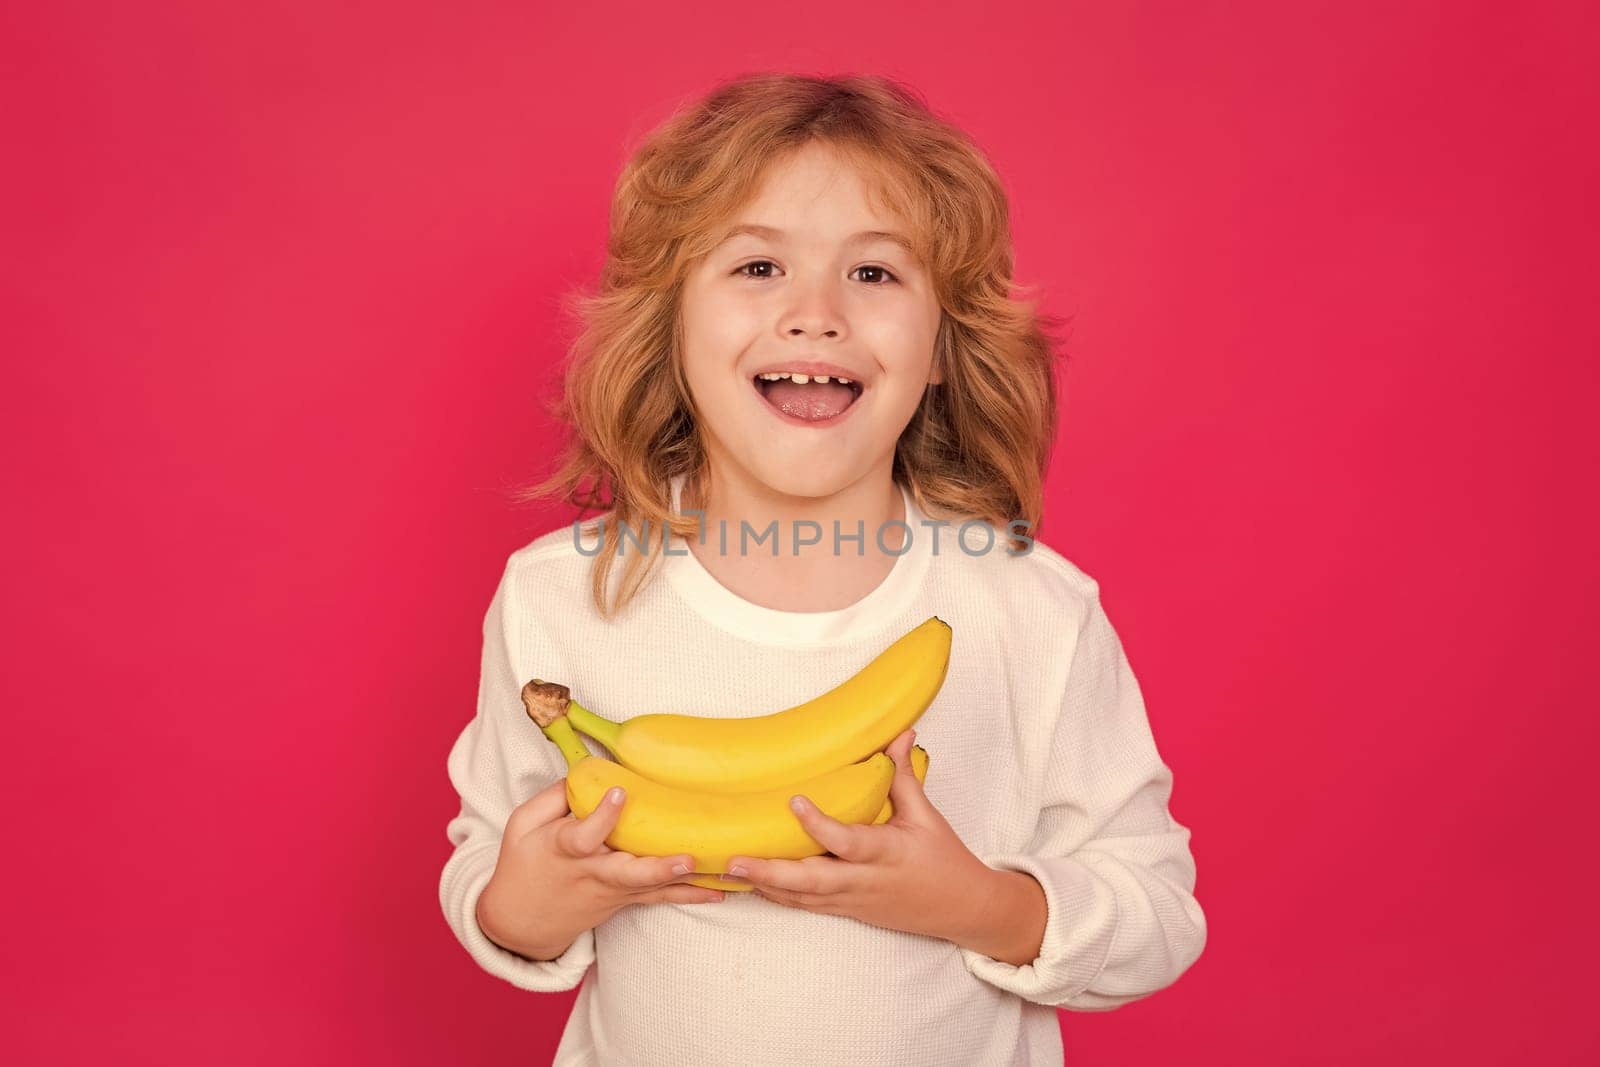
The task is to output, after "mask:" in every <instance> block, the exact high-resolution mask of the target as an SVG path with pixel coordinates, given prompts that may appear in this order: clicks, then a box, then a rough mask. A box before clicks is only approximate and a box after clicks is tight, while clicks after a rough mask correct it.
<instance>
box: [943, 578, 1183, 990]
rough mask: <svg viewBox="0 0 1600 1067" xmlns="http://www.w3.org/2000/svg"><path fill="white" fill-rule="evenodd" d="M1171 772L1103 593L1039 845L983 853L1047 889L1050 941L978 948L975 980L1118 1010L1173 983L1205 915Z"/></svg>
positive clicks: (1089, 622)
mask: <svg viewBox="0 0 1600 1067" xmlns="http://www.w3.org/2000/svg"><path fill="white" fill-rule="evenodd" d="M1171 794H1172V772H1171V771H1170V770H1169V768H1168V767H1167V766H1166V765H1165V764H1164V763H1163V762H1162V760H1161V758H1160V756H1159V754H1158V753H1157V750H1156V745H1155V740H1154V738H1153V736H1152V734H1151V730H1150V723H1149V719H1148V717H1147V716H1146V713H1145V705H1144V699H1143V696H1142V694H1141V692H1140V690H1139V685H1138V682H1137V681H1136V680H1135V679H1134V676H1133V671H1132V668H1131V667H1130V665H1129V663H1128V659H1127V655H1126V654H1125V652H1124V650H1123V647H1122V643H1121V641H1120V640H1119V638H1118V637H1117V634H1116V631H1115V629H1114V628H1113V627H1112V625H1111V622H1110V620H1109V619H1108V618H1107V617H1106V613H1105V610H1104V608H1103V606H1102V604H1101V602H1100V598H1099V595H1098V590H1097V591H1096V594H1095V595H1094V596H1093V598H1092V599H1091V600H1090V601H1089V602H1088V611H1087V615H1086V616H1085V618H1084V621H1083V624H1082V626H1081V627H1080V629H1079V636H1078V640H1077V644H1076V646H1075V650H1074V652H1073V657H1072V662H1071V665H1070V667H1069V669H1068V674H1067V681H1066V688H1065V694H1064V699H1063V702H1062V706H1061V710H1060V717H1059V719H1058V720H1057V722H1056V725H1055V729H1054V740H1053V743H1052V750H1051V754H1050V759H1049V761H1048V763H1047V769H1046V772H1045V784H1044V792H1043V795H1042V798H1041V811H1040V816H1039V822H1038V825H1037V829H1036V831H1035V833H1034V835H1033V838H1032V840H1031V841H1030V842H1029V846H1028V848H1026V849H1025V850H1023V851H1021V852H1007V853H1000V854H993V855H986V856H980V857H979V858H980V859H982V860H983V861H984V862H985V863H987V864H988V865H989V866H991V867H994V868H996V869H1000V870H1016V871H1023V872H1025V873H1027V874H1030V875H1032V876H1033V877H1034V878H1035V879H1037V880H1038V882H1039V884H1040V885H1041V886H1042V887H1043V888H1044V892H1045V898H1046V901H1047V906H1048V918H1047V920H1046V923H1045V929H1044V939H1043V943H1042V945H1041V946H1040V949H1039V956H1038V958H1037V959H1035V960H1034V961H1033V962H1032V963H1028V964H1024V965H1022V966H1020V967H1019V966H1013V965H1011V964H1009V963H1005V962H1003V961H1000V960H996V959H994V958H992V957H990V956H986V955H984V954H982V953H980V952H977V951H975V950H973V949H968V948H963V949H962V950H961V953H962V958H963V960H964V962H965V963H966V966H967V969H968V970H969V971H970V972H971V973H972V974H973V975H974V976H976V977H978V978H981V979H983V980H985V981H987V982H990V983H992V984H994V985H996V986H999V987H1000V988H1002V989H1006V990H1009V991H1010V992H1013V993H1015V994H1017V995H1018V996H1020V997H1023V998H1024V999H1026V1000H1029V1001H1033V1002H1035V1003H1038V1004H1046V1005H1050V1006H1052V1007H1060V1008H1066V1009H1068V1010H1073V1011H1109V1010H1111V1009H1113V1008H1118V1007H1121V1006H1122V1005H1124V1004H1127V1003H1129V1002H1131V1001H1134V1000H1138V999H1140V998H1142V997H1146V996H1149V995H1150V994H1151V993H1154V992H1156V991H1157V990H1160V989H1162V988H1165V987H1166V986H1168V985H1171V984H1172V983H1173V982H1175V981H1177V979H1178V977H1179V976H1180V975H1181V974H1183V972H1184V971H1185V970H1187V969H1188V968H1189V966H1190V965H1191V964H1193V963H1194V961H1195V960H1196V959H1198V958H1199V956H1200V953H1201V950H1202V949H1203V948H1204V946H1205V940H1206V919H1205V913H1204V912H1203V911H1202V910H1201V908H1200V904H1199V902H1198V901H1196V900H1195V897H1194V887H1195V863H1194V857H1193V856H1192V855H1191V853H1190V851H1189V837H1190V831H1189V830H1188V829H1187V828H1185V827H1183V826H1181V825H1179V824H1178V823H1177V822H1176V821H1175V820H1174V819H1173V818H1172V815H1171V813H1170V812H1169V811H1168V808H1167V805H1168V801H1169V799H1170V797H1171Z"/></svg>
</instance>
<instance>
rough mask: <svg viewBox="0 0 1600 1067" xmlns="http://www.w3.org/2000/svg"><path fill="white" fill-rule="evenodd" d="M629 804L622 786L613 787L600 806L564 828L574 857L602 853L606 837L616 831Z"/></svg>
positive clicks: (565, 836) (566, 839) (567, 843)
mask: <svg viewBox="0 0 1600 1067" xmlns="http://www.w3.org/2000/svg"><path fill="white" fill-rule="evenodd" d="M626 803H627V791H626V790H625V789H623V788H622V787H621V786H620V785H618V786H612V787H611V788H610V789H608V790H606V792H605V795H604V796H603V797H601V798H600V803H599V805H598V806H597V807H596V808H595V809H594V810H593V811H591V812H590V813H589V814H588V815H585V816H584V817H583V818H581V819H579V820H577V821H576V822H575V823H573V824H572V825H571V826H566V827H563V828H562V830H563V834H564V838H565V842H564V843H565V844H566V846H567V848H568V849H569V850H570V851H571V853H572V855H574V856H592V855H594V854H595V853H597V852H599V851H600V847H601V846H602V845H604V844H605V840H606V837H607V836H608V835H609V834H610V833H611V831H612V830H614V829H616V826H617V819H618V818H620V817H621V815H622V808H623V805H624V804H626Z"/></svg>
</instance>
